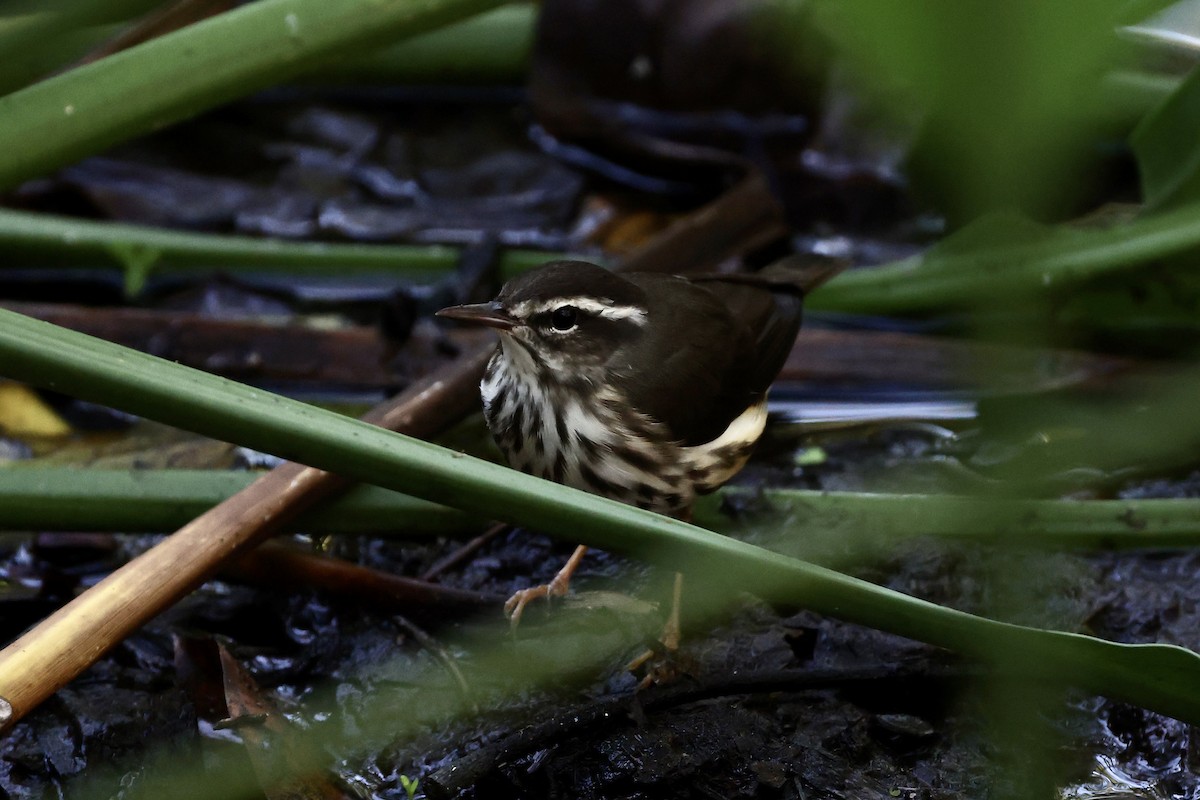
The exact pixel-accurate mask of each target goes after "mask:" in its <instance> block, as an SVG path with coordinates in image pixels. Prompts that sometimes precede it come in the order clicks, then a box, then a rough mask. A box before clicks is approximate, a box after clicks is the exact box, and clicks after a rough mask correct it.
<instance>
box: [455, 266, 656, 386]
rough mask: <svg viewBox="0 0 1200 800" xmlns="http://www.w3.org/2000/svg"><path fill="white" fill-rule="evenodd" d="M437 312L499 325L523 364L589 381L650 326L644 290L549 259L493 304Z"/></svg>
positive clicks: (512, 355) (507, 347) (508, 348)
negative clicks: (549, 260) (613, 356)
mask: <svg viewBox="0 0 1200 800" xmlns="http://www.w3.org/2000/svg"><path fill="white" fill-rule="evenodd" d="M437 315H438V316H439V317H446V318H448V319H456V320H461V321H463V322H470V323H474V324H476V325H486V326H488V327H491V328H495V329H497V330H498V331H500V333H501V343H502V345H503V347H504V351H505V354H506V355H507V356H508V358H509V360H510V362H512V363H513V365H514V366H515V367H517V368H527V369H532V370H537V371H538V372H544V371H546V370H549V371H551V372H553V373H555V374H556V375H558V376H559V377H560V378H563V379H566V378H583V379H588V380H595V379H596V378H597V377H599V376H598V375H597V372H598V371H600V370H602V369H603V368H604V367H605V365H606V364H608V362H609V360H610V359H611V357H612V355H613V354H614V353H615V352H616V351H617V349H618V348H620V347H621V346H622V345H623V344H626V343H628V342H629V341H631V340H633V339H635V338H637V337H639V336H641V335H642V332H643V329H644V328H645V327H646V324H647V323H648V318H647V310H646V300H645V292H644V291H643V290H642V289H641V288H639V287H638V286H635V285H633V284H632V283H630V282H629V281H627V280H625V279H624V278H622V277H620V276H619V275H615V274H614V273H612V272H609V271H608V270H606V269H604V268H603V267H598V266H596V265H595V264H589V263H587V262H585V261H554V262H551V263H549V264H546V265H544V266H541V267H538V268H537V269H534V270H531V271H529V272H526V273H523V274H522V275H519V276H517V277H516V278H513V279H512V280H511V281H509V282H508V283H507V284H505V286H504V288H503V289H501V291H500V294H499V295H497V297H496V299H495V300H493V301H492V302H490V303H479V304H476V305H465V306H451V307H450V308H443V309H442V310H441V311H439V312H437Z"/></svg>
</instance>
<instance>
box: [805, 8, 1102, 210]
mask: <svg viewBox="0 0 1200 800" xmlns="http://www.w3.org/2000/svg"><path fill="white" fill-rule="evenodd" d="M1123 6H1124V3H1123V2H1122V0H1058V2H1050V3H1047V2H1043V0H1010V1H1009V2H1004V3H994V2H979V1H978V0H974V1H972V0H919V1H918V2H909V3H896V2H892V1H891V0H821V2H820V3H819V4H818V16H817V19H818V20H819V21H820V23H821V25H822V27H823V29H824V30H825V31H826V33H827V35H828V36H829V38H830V39H831V41H832V42H833V43H834V44H835V46H836V47H837V48H838V49H839V50H840V52H841V53H842V54H843V55H844V56H845V57H846V59H847V61H848V62H849V63H850V64H851V65H852V66H853V67H854V68H855V71H856V74H857V75H858V77H859V79H860V80H861V82H862V83H863V84H864V85H865V86H867V87H869V88H870V89H871V90H873V92H874V98H875V99H876V100H877V101H878V102H880V104H881V105H882V106H883V107H884V108H885V109H886V110H887V111H888V112H889V113H890V115H891V116H892V118H893V119H896V120H900V121H901V122H903V123H904V124H906V125H913V124H915V125H916V126H917V127H918V129H919V136H918V141H917V144H916V146H915V149H914V151H913V152H912V154H911V167H912V176H913V179H914V181H915V182H916V184H917V185H918V188H923V189H924V190H925V191H927V192H929V193H931V194H932V195H933V196H934V198H935V199H936V201H937V203H938V205H939V207H940V208H941V209H942V210H944V211H946V212H947V213H948V214H949V215H950V216H951V218H952V219H955V220H968V219H972V218H974V217H976V216H978V215H979V214H982V213H984V212H986V211H989V210H994V209H998V208H1006V207H1011V208H1016V209H1020V210H1022V211H1023V212H1025V213H1027V214H1029V215H1031V216H1034V217H1035V218H1039V219H1041V218H1046V217H1058V216H1061V215H1063V214H1064V213H1065V212H1067V211H1069V210H1070V209H1071V208H1072V206H1073V204H1074V203H1076V202H1078V200H1079V198H1080V192H1081V189H1082V186H1083V184H1082V179H1083V177H1084V174H1085V169H1086V167H1087V165H1088V163H1089V161H1091V159H1092V158H1093V154H1092V147H1091V143H1092V141H1093V140H1094V139H1095V138H1096V137H1097V135H1098V134H1099V133H1100V131H1101V127H1100V126H1101V123H1102V121H1103V119H1104V117H1105V111H1104V109H1103V107H1102V106H1101V104H1100V103H1099V101H1098V98H1099V96H1100V95H1099V92H1098V90H1099V87H1100V81H1101V78H1102V77H1103V75H1104V74H1105V73H1106V72H1107V71H1109V70H1110V69H1112V68H1113V67H1114V66H1115V65H1116V64H1117V63H1118V54H1119V50H1118V40H1117V39H1116V36H1115V26H1116V23H1117V22H1118V21H1119V20H1120V17H1119V13H1120V12H1121V11H1122V8H1123Z"/></svg>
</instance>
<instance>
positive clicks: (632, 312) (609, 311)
mask: <svg viewBox="0 0 1200 800" xmlns="http://www.w3.org/2000/svg"><path fill="white" fill-rule="evenodd" d="M561 306H573V307H574V308H577V309H579V310H580V311H582V312H584V313H585V314H593V315H595V316H597V317H603V318H605V319H627V320H629V321H631V322H633V323H634V324H636V325H645V324H646V309H644V308H642V307H641V306H629V305H616V304H615V303H611V302H608V303H606V302H604V301H602V300H596V299H595V298H593V297H556V298H554V299H553V300H543V301H541V302H539V303H538V304H537V305H536V306H535V305H534V304H533V303H531V302H529V301H526V302H524V303H518V304H516V305H515V306H513V308H512V313H513V314H514V315H515V316H518V317H520V318H522V319H528V318H529V317H531V316H533V315H534V314H542V313H545V312H547V311H553V310H554V309H556V308H559V307H561Z"/></svg>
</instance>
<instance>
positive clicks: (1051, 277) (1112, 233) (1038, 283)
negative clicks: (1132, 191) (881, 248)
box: [809, 205, 1200, 314]
mask: <svg viewBox="0 0 1200 800" xmlns="http://www.w3.org/2000/svg"><path fill="white" fill-rule="evenodd" d="M947 241H953V237H951V238H950V239H949V240H947ZM1196 247H1200V205H1190V206H1185V207H1183V208H1179V209H1177V210H1174V211H1171V212H1169V213H1164V214H1158V215H1154V216H1147V217H1142V218H1140V219H1137V220H1135V221H1133V222H1130V223H1128V224H1124V225H1117V226H1114V227H1112V228H1106V229H1103V230H1077V229H1070V228H1057V229H1047V233H1046V235H1045V236H1042V237H1039V238H1036V239H1035V240H1033V241H1029V242H1021V241H1017V242H1014V243H1012V244H1010V245H991V246H987V247H977V248H969V247H962V248H960V249H959V250H958V251H956V252H952V253H947V252H944V251H940V250H936V249H935V250H934V251H931V252H930V253H929V254H928V255H925V256H915V257H913V258H909V259H905V260H904V261H898V262H895V263H892V264H887V265H884V266H881V267H876V268H874V269H863V270H851V271H849V272H844V273H842V274H841V275H839V276H838V277H837V278H836V279H834V280H833V281H830V282H829V283H828V284H826V285H825V286H823V287H821V289H820V290H818V291H817V292H815V293H814V294H813V296H812V298H811V300H810V301H809V306H810V307H811V308H814V309H816V308H822V309H836V310H838V311H854V312H862V313H879V314H893V313H900V314H903V313H913V312H919V311H928V310H931V309H936V308H943V309H944V308H946V307H962V306H966V305H972V304H978V303H983V302H994V301H995V299H996V298H997V297H998V296H1006V295H1009V294H1010V293H1026V294H1028V293H1033V292H1038V291H1045V290H1047V289H1050V288H1053V287H1059V286H1069V285H1072V284H1077V283H1081V282H1084V281H1088V280H1093V279H1096V278H1100V277H1103V276H1106V275H1111V274H1114V273H1117V272H1120V271H1122V270H1127V269H1129V268H1131V267H1136V266H1139V265H1142V264H1146V263H1147V262H1150V261H1153V260H1154V259H1159V258H1163V257H1166V256H1170V255H1176V254H1180V253H1185V252H1187V251H1189V250H1192V249H1194V248H1196Z"/></svg>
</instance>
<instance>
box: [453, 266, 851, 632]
mask: <svg viewBox="0 0 1200 800" xmlns="http://www.w3.org/2000/svg"><path fill="white" fill-rule="evenodd" d="M836 271H837V268H836V267H831V266H828V265H825V264H821V265H820V266H818V267H817V268H812V267H799V268H789V267H788V266H786V265H777V266H773V267H770V268H768V269H766V270H764V271H762V272H759V273H757V274H754V275H706V276H698V277H692V278H683V277H677V276H670V275H662V274H656V273H624V274H617V273H613V272H610V271H608V270H606V269H604V268H602V267H598V266H596V265H594V264H589V263H586V262H582V261H557V262H552V263H549V264H546V265H544V266H542V267H539V268H538V269H535V270H532V271H530V272H527V273H524V274H522V275H520V276H518V277H517V278H514V279H513V280H511V281H509V283H508V284H506V285H505V286H504V288H503V289H502V290H501V292H500V294H499V296H498V297H497V298H496V299H495V300H494V301H492V302H490V303H481V304H478V305H465V306H453V307H450V308H445V309H442V310H441V311H439V312H438V316H442V317H448V318H450V319H456V320H462V321H465V322H471V323H475V324H479V325H486V326H489V327H492V328H496V329H497V330H499V331H500V334H501V336H500V345H499V347H498V348H497V349H496V354H495V355H494V356H493V357H492V359H491V361H490V362H489V363H488V366H487V370H486V372H485V374H484V378H483V382H482V383H481V385H480V388H481V393H482V395H483V407H484V416H485V418H486V420H487V425H488V428H489V429H490V430H491V432H492V435H493V437H494V438H495V440H496V443H497V444H498V445H499V447H500V450H501V451H502V452H503V453H504V456H505V458H506V459H507V460H508V462H509V464H511V465H512V466H513V467H515V468H517V469H520V470H521V471H523V472H527V473H530V474H532V475H538V476H541V477H543V478H546V479H548V480H553V481H557V482H559V483H565V484H567V485H568V486H573V487H575V488H578V489H583V490H585V491H588V492H592V493H594V494H599V495H603V496H605V497H609V498H612V499H615V500H620V501H622V502H625V503H629V504H631V505H636V506H639V507H641V508H646V509H651V510H653V511H658V512H660V513H663V514H669V515H672V516H676V517H680V518H685V519H686V518H687V517H688V516H690V510H691V506H692V503H693V501H694V500H695V498H696V496H697V495H699V494H705V493H707V492H711V491H713V490H714V489H716V488H717V487H719V486H721V485H722V484H723V483H725V482H726V481H728V480H729V479H730V478H732V477H733V476H734V475H735V474H736V473H737V472H738V471H739V470H740V469H741V468H742V467H743V465H744V464H745V463H746V460H747V459H748V458H749V456H750V452H751V450H752V449H753V447H754V444H755V442H756V441H758V438H759V437H760V436H761V435H762V432H763V428H764V427H765V425H766V420H767V405H766V402H767V389H768V387H769V386H770V385H771V382H772V381H773V380H774V379H775V376H776V375H777V374H778V373H779V370H780V369H781V368H782V367H783V363H784V361H785V359H786V358H787V356H788V353H789V352H790V351H791V348H792V344H793V342H794V341H795V338H796V334H797V332H798V331H799V329H800V318H801V301H802V298H803V296H804V293H805V292H806V291H810V290H811V289H812V288H814V287H815V286H818V285H820V283H822V282H824V280H826V279H828V278H829V277H830V276H832V275H833V274H835V273H836ZM585 552H586V547H584V546H580V547H579V548H578V549H576V551H575V554H574V555H572V557H571V559H570V561H568V563H567V565H566V566H565V567H564V568H563V569H562V571H560V572H559V573H558V575H557V576H556V577H555V578H554V580H553V581H551V582H550V583H549V584H547V585H545V586H539V587H533V588H531V589H526V590H523V591H521V592H518V593H517V594H516V595H514V596H513V597H512V598H511V599H510V600H509V601H508V603H507V604H506V605H505V611H506V612H508V613H509V614H510V615H511V616H512V618H513V619H514V621H515V620H516V619H518V618H519V617H520V614H521V612H522V610H523V609H524V607H525V605H526V604H527V603H528V602H529V601H530V600H532V599H535V598H537V597H544V596H547V595H562V594H565V593H566V591H567V588H568V585H569V581H570V577H571V574H572V573H573V572H574V570H575V568H576V567H577V565H578V563H579V561H580V559H582V557H583V554H584V553H585ZM677 585H678V584H677ZM676 627H677V622H676Z"/></svg>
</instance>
